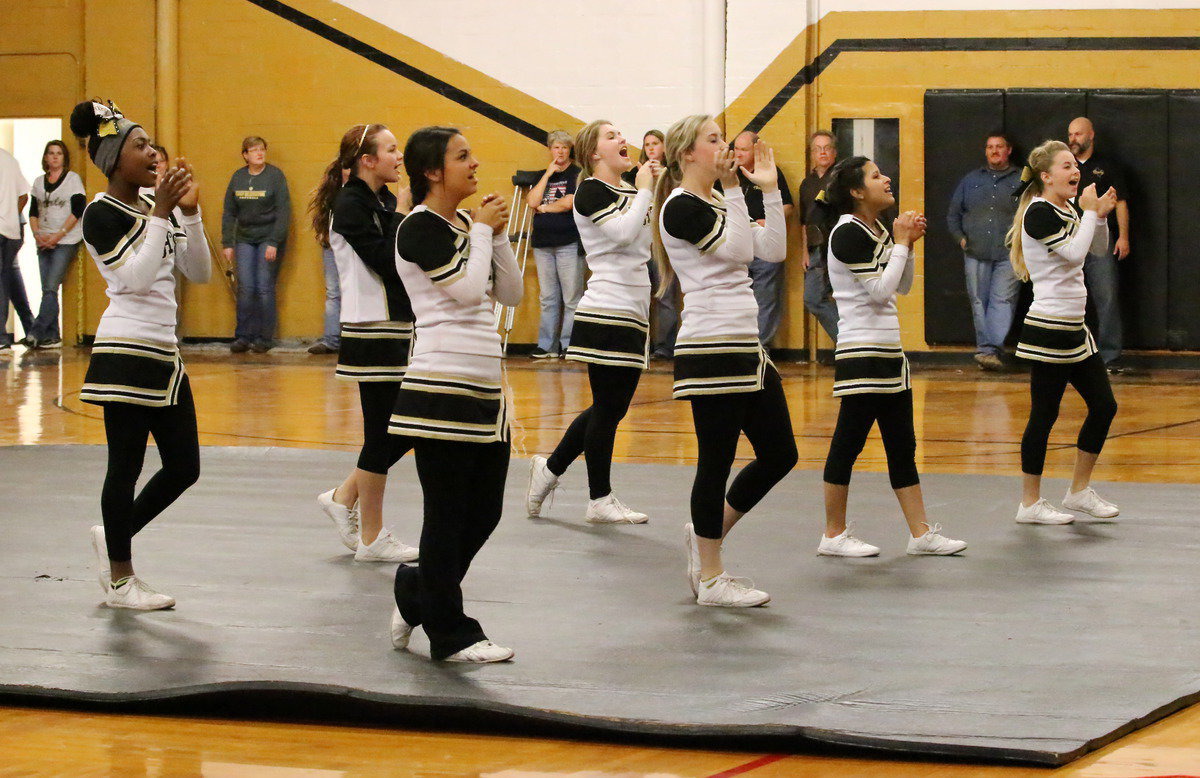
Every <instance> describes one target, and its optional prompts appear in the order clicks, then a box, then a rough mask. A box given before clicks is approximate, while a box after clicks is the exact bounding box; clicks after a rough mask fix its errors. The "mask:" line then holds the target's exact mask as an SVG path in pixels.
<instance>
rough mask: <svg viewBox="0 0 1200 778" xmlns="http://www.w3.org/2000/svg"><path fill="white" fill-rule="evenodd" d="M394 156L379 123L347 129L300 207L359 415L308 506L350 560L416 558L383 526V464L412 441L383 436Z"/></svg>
mask: <svg viewBox="0 0 1200 778" xmlns="http://www.w3.org/2000/svg"><path fill="white" fill-rule="evenodd" d="M401 159H402V155H401V154H400V152H399V149H398V147H397V143H396V136H395V135H393V134H392V132H391V130H389V129H388V128H387V127H386V126H384V125H382V124H359V125H355V126H354V127H351V128H350V129H349V130H347V131H346V133H345V134H344V135H343V136H342V140H341V143H340V144H339V148H338V155H337V157H336V158H335V159H334V160H333V161H331V162H330V163H329V164H328V165H327V166H326V168H325V174H324V176H322V178H321V183H320V185H318V187H317V188H316V190H315V191H314V192H313V197H312V202H311V204H310V205H309V212H310V213H311V214H312V226H313V231H314V232H315V233H316V234H317V239H318V241H322V242H328V244H329V246H330V247H331V248H332V249H333V253H334V260H335V261H336V262H337V266H338V275H339V277H340V279H341V290H342V304H341V320H342V330H341V345H340V350H339V352H338V365H337V370H336V375H337V377H338V378H341V379H344V380H347V381H354V382H356V383H357V384H358V397H359V401H360V403H361V404H362V416H363V445H362V449H361V450H360V451H359V455H358V463H357V466H356V467H355V469H354V470H353V471H352V472H351V473H350V474H349V475H348V476H347V477H346V479H345V480H344V481H342V483H341V485H339V486H338V487H337V488H335V489H330V490H329V491H327V492H324V493H322V494H320V495H318V496H317V503H318V504H319V505H320V506H321V509H322V510H323V511H324V512H325V515H327V516H328V517H329V518H330V519H331V520H332V521H333V523H334V526H335V527H337V530H338V535H339V536H340V537H341V540H342V543H343V544H344V545H345V546H346V548H348V549H350V550H351V551H353V552H354V559H355V560H356V561H358V562H413V561H415V560H416V559H417V555H418V551H417V549H415V548H412V547H411V546H407V545H405V544H404V543H401V542H400V541H399V540H397V539H396V537H395V536H394V535H392V533H391V531H389V530H388V529H386V528H385V527H384V526H383V495H384V490H385V488H386V486H387V474H388V470H389V469H390V468H391V466H392V465H394V464H396V462H398V461H399V460H400V458H401V457H402V456H404V455H405V454H406V453H407V452H408V451H410V450H411V449H412V441H410V440H408V439H407V438H403V437H398V436H395V435H389V434H388V418H389V417H390V416H391V414H392V408H393V407H394V406H395V404H396V394H397V393H398V392H399V391H400V379H401V378H403V377H404V371H405V369H406V368H407V366H408V358H409V352H410V351H411V349H412V329H413V326H412V306H411V305H410V303H409V301H408V295H407V293H406V292H405V290H404V284H403V283H402V282H401V280H400V276H399V275H398V274H397V273H396V263H395V260H394V258H393V249H392V246H393V244H394V239H395V234H396V226H397V224H398V223H399V219H398V215H397V212H396V204H397V200H396V195H394V194H393V193H392V192H391V190H390V189H388V184H394V183H396V182H397V181H399V180H400V171H399V166H400V161H401ZM346 170H348V171H350V172H349V174H348V175H346V176H345V177H343V171H346ZM343 178H344V180H345V184H343V183H342V182H343Z"/></svg>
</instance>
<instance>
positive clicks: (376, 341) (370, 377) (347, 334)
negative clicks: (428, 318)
mask: <svg viewBox="0 0 1200 778" xmlns="http://www.w3.org/2000/svg"><path fill="white" fill-rule="evenodd" d="M412 340H413V325H412V322H407V321H376V322H366V323H362V324H343V325H342V344H341V347H340V348H339V349H338V363H337V370H336V372H335V375H336V376H337V377H338V378H342V379H345V380H347V381H399V380H400V379H401V378H403V377H404V371H405V370H406V369H407V368H408V359H409V356H410V355H411V353H412Z"/></svg>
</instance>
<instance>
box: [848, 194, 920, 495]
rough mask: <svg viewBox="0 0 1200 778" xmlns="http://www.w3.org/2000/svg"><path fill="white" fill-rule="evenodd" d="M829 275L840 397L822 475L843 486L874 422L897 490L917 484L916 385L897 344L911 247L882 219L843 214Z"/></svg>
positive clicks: (909, 282) (910, 279)
mask: <svg viewBox="0 0 1200 778" xmlns="http://www.w3.org/2000/svg"><path fill="white" fill-rule="evenodd" d="M828 258H829V262H828V267H829V280H830V283H831V285H832V286H833V299H834V301H835V302H836V303H837V310H838V339H837V350H836V351H835V353H834V356H835V360H836V361H835V366H834V379H833V394H834V396H835V397H841V398H842V401H841V407H840V408H839V410H838V420H837V426H836V427H835V428H834V432H833V438H832V440H831V441H830V444H829V455H828V457H826V460H825V481H826V482H827V483H831V484H838V485H842V486H846V485H848V484H849V483H850V474H851V471H852V470H853V469H854V463H855V461H856V460H857V459H858V455H859V454H860V453H862V449H863V445H864V444H865V443H866V441H867V434H868V433H870V431H871V427H872V426H874V424H875V422H879V433H880V435H881V436H882V437H883V445H884V449H885V451H886V452H887V460H888V476H889V478H890V479H891V484H892V488H893V489H903V488H905V487H908V486H915V485H916V484H918V483H920V478H919V476H918V474H917V465H916V451H917V441H916V434H915V432H914V429H913V402H912V383H911V379H910V376H909V368H908V358H907V357H905V355H904V349H903V348H902V347H901V345H900V317H899V314H898V312H897V308H896V294H897V293H899V294H908V292H909V290H911V289H912V282H913V262H912V252H911V250H910V249H909V248H908V247H907V246H897V245H895V244H894V243H893V241H892V236H891V233H890V232H888V230H887V228H886V227H885V226H884V225H883V223H882V222H879V221H876V222H875V225H874V228H872V227H871V226H869V225H867V223H866V222H864V221H863V220H861V219H859V218H858V217H856V216H853V215H851V214H845V215H843V216H842V217H841V218H840V219H839V220H838V222H837V224H836V225H835V226H834V228H833V230H832V231H831V232H830V234H829V251H828Z"/></svg>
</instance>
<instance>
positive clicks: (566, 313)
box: [533, 242, 584, 353]
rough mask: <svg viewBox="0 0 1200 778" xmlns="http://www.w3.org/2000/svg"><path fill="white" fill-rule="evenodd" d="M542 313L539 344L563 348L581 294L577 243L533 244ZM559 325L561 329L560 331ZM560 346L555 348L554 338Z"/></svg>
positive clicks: (581, 285)
mask: <svg viewBox="0 0 1200 778" xmlns="http://www.w3.org/2000/svg"><path fill="white" fill-rule="evenodd" d="M533 258H534V260H535V261H536V262H537V275H538V289H539V291H540V300H541V303H542V314H541V318H540V320H539V322H538V348H540V349H542V350H544V351H558V352H560V353H561V352H563V351H566V350H567V346H568V345H570V343H571V325H572V324H573V323H574V321H575V307H576V306H577V305H579V298H580V297H583V265H584V263H583V255H582V254H581V253H580V252H579V243H578V242H576V243H568V244H567V245H565V246H553V247H550V248H541V249H539V248H535V249H534V250H533ZM560 328H561V332H560ZM556 336H557V342H558V344H559V348H557V349H556V348H555V347H554V346H555V338H556Z"/></svg>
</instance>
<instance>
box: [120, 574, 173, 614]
mask: <svg viewBox="0 0 1200 778" xmlns="http://www.w3.org/2000/svg"><path fill="white" fill-rule="evenodd" d="M106 602H107V604H108V607H110V608H131V609H133V610H138V611H157V610H162V609H163V608H174V607H175V598H174V597H171V596H170V595H167V594H160V593H159V592H156V591H154V590H153V589H151V588H150V586H149V585H147V584H146V582H144V581H143V580H142V579H140V578H138V577H137V576H136V575H131V576H129V577H128V578H125V579H123V580H122V581H121V585H120V586H115V585H113V584H111V583H110V584H109V586H108V599H107V600H106Z"/></svg>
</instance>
